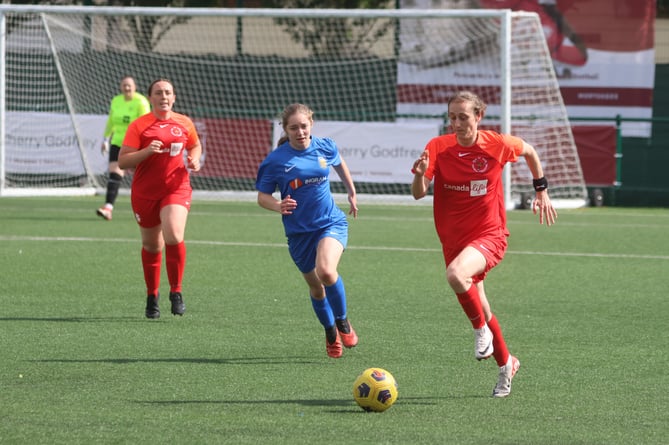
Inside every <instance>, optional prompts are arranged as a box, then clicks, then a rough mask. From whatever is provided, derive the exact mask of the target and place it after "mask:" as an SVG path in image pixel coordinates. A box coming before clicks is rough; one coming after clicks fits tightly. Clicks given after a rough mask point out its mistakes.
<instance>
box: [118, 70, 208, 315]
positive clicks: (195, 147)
mask: <svg viewBox="0 0 669 445" xmlns="http://www.w3.org/2000/svg"><path fill="white" fill-rule="evenodd" d="M175 99H176V94H175V92H174V86H173V85H172V82H170V81H169V80H167V79H158V80H156V81H154V82H153V83H152V84H151V86H150V87H149V102H150V103H151V113H148V114H145V115H143V116H141V117H140V118H138V119H137V120H135V121H133V122H132V123H131V124H130V126H129V127H128V131H127V133H126V135H125V139H124V141H123V146H122V147H121V152H120V153H119V160H118V162H119V166H120V167H121V168H123V169H127V168H134V169H135V174H134V176H133V180H132V186H131V203H132V210H133V212H134V214H135V219H136V220H137V223H138V224H139V229H140V233H141V235H142V267H143V270H144V281H145V283H146V292H147V299H146V310H145V315H146V317H147V318H158V317H160V309H159V306H158V300H159V287H160V275H161V272H160V271H161V263H162V251H163V249H165V265H166V269H167V278H168V280H169V284H170V303H171V306H172V307H171V311H172V314H174V315H183V314H184V312H185V310H186V306H185V304H184V302H183V296H182V294H181V282H182V279H183V274H184V269H185V267H186V245H185V243H184V233H185V231H186V221H187V219H188V212H189V210H190V205H191V197H192V188H191V185H190V174H189V171H188V170H191V171H194V172H197V171H198V170H200V157H201V156H202V147H201V145H200V140H199V138H198V135H197V132H196V131H195V126H194V124H193V122H192V121H191V120H190V119H189V118H188V117H186V116H185V115H182V114H179V113H175V112H174V111H172V106H173V105H174V101H175ZM185 152H186V153H187V154H186V162H185V163H184V153H185Z"/></svg>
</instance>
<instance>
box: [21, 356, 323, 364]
mask: <svg viewBox="0 0 669 445" xmlns="http://www.w3.org/2000/svg"><path fill="white" fill-rule="evenodd" d="M30 361H31V362H36V363H109V364H113V365H126V364H133V363H195V364H205V365H283V364H299V365H316V364H322V362H319V361H316V360H309V359H308V358H305V357H286V356H282V357H239V358H197V357H180V358H100V359H69V358H68V359H41V360H30Z"/></svg>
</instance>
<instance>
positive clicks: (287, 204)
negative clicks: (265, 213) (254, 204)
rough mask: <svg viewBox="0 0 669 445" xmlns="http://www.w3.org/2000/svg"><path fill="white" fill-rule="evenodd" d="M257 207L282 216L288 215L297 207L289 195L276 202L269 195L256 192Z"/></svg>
mask: <svg viewBox="0 0 669 445" xmlns="http://www.w3.org/2000/svg"><path fill="white" fill-rule="evenodd" d="M258 205H259V206H260V207H262V208H263V209H267V210H271V211H273V212H277V213H281V214H282V215H290V214H292V213H293V210H295V208H296V207H297V201H295V200H294V199H293V198H291V197H290V195H288V196H286V197H285V198H284V199H282V200H281V201H278V200H277V199H276V198H275V197H274V196H273V195H271V194H269V193H264V192H258Z"/></svg>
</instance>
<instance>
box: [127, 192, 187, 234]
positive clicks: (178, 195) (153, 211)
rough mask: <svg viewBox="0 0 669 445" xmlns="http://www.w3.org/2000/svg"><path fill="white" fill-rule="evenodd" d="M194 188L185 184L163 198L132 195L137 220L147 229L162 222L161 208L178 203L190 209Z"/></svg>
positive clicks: (131, 200) (131, 199)
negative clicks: (145, 197)
mask: <svg viewBox="0 0 669 445" xmlns="http://www.w3.org/2000/svg"><path fill="white" fill-rule="evenodd" d="M192 197H193V190H192V189H191V188H190V186H189V185H188V184H185V185H183V186H182V187H181V188H179V189H178V190H176V191H174V192H172V193H170V194H169V195H166V196H164V197H163V198H162V199H159V200H155V199H144V198H140V197H136V196H135V195H133V194H131V195H130V203H131V204H132V211H133V212H134V214H135V220H136V221H137V224H139V225H140V227H144V228H145V229H148V228H151V227H155V226H157V225H159V224H160V222H161V221H160V210H161V209H162V208H163V207H165V206H167V205H171V204H178V205H180V206H183V207H186V209H188V210H190V204H191V199H192Z"/></svg>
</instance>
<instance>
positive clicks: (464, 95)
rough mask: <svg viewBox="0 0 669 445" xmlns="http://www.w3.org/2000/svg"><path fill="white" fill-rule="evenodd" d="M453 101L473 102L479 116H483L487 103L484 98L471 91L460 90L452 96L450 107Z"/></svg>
mask: <svg viewBox="0 0 669 445" xmlns="http://www.w3.org/2000/svg"><path fill="white" fill-rule="evenodd" d="M452 102H471V103H472V104H473V105H474V114H476V115H477V116H483V114H484V113H485V110H486V108H487V105H486V103H485V102H483V100H482V99H481V98H480V97H479V96H477V95H476V94H475V93H472V92H471V91H466V90H465V91H458V92H457V93H455V94H454V95H453V97H451V98H450V99H449V101H448V107H449V108H450V106H451V103H452Z"/></svg>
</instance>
